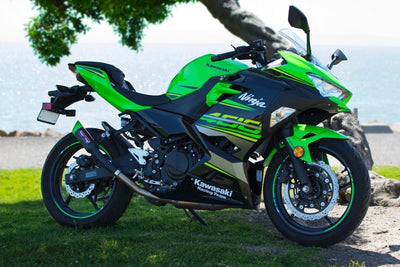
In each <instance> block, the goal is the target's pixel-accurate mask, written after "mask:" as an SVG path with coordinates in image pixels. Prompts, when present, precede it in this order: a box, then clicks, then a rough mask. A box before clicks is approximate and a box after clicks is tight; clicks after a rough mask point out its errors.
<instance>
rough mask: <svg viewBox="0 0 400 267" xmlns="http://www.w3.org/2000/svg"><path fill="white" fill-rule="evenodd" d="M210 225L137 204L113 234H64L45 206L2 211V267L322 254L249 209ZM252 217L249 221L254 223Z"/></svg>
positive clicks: (259, 261)
mask: <svg viewBox="0 0 400 267" xmlns="http://www.w3.org/2000/svg"><path fill="white" fill-rule="evenodd" d="M199 213H200V214H201V216H203V217H204V219H205V220H207V222H208V224H209V226H208V227H205V226H203V225H201V224H200V223H199V222H197V221H193V222H191V221H190V220H189V218H187V217H186V216H185V214H184V212H183V211H182V210H179V209H175V208H173V207H171V206H168V205H167V206H166V207H156V206H153V205H151V204H149V203H147V202H146V201H145V200H144V199H143V198H142V197H134V198H133V199H132V202H131V204H130V206H129V208H128V210H127V211H126V213H125V214H124V215H123V216H122V217H121V219H120V220H119V221H118V222H117V223H116V224H115V225H114V226H111V227H102V228H92V229H87V230H84V229H79V228H72V227H62V226H60V225H59V224H57V223H56V222H55V221H54V219H53V218H52V217H51V216H50V215H49V213H48V212H47V210H46V209H45V207H44V205H43V203H42V201H39V200H38V201H26V202H18V203H15V204H0V218H1V219H0V266H5V265H56V264H57V265H60V264H61V265H70V264H85V265H89V264H96V265H98V264H102V265H104V264H105V265H108V264H110V265H111V264H112V265H115V264H117V265H120V264H124V265H127V264H128V265H160V264H162V265H204V264H207V265H220V264H223V265H241V264H249V265H250V264H252V265H254V264H255V265H268V264H271V265H288V264H293V263H294V262H295V263H297V264H301V265H303V264H304V265H305V264H307V265H310V264H318V262H319V263H321V262H323V259H322V258H321V257H320V256H318V249H315V248H304V247H301V246H298V245H297V244H294V243H292V242H288V241H287V240H285V239H284V238H283V237H281V236H280V235H278V234H276V233H275V232H273V231H272V230H271V229H268V228H266V227H264V225H261V224H259V223H254V222H252V219H251V218H252V217H254V216H258V214H256V215H254V214H253V215H252V216H249V213H257V212H256V211H248V210H223V211H217V212H210V211H200V212H199ZM249 218H250V219H249Z"/></svg>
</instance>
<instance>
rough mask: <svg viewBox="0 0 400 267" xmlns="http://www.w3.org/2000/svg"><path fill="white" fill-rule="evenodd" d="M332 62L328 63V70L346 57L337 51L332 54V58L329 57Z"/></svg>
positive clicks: (340, 51)
mask: <svg viewBox="0 0 400 267" xmlns="http://www.w3.org/2000/svg"><path fill="white" fill-rule="evenodd" d="M331 59H332V61H331V63H329V64H328V65H327V68H328V69H332V67H333V65H337V64H339V63H340V62H342V61H344V60H347V57H346V55H345V54H344V53H343V52H342V50H340V49H337V50H336V51H335V52H333V54H332V57H331Z"/></svg>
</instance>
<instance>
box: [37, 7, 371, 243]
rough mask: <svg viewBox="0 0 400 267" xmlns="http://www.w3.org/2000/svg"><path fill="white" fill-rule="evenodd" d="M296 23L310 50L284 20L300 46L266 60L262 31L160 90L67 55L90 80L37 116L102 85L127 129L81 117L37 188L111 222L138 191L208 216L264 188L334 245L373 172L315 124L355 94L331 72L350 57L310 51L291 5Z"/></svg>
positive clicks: (313, 239) (81, 219)
mask: <svg viewBox="0 0 400 267" xmlns="http://www.w3.org/2000/svg"><path fill="white" fill-rule="evenodd" d="M289 23H290V25H291V26H292V27H295V28H299V29H302V30H304V32H305V33H306V34H307V44H306V48H304V45H303V44H301V43H299V41H298V37H296V36H295V35H294V34H292V33H291V32H289V31H288V30H286V31H283V32H282V33H281V34H282V35H283V36H284V37H286V38H287V39H288V40H289V41H290V42H291V43H292V44H293V47H292V48H290V49H289V50H288V51H280V52H279V56H278V57H277V58H275V59H273V60H270V61H267V60H266V59H265V57H264V54H265V49H266V48H265V46H264V45H263V43H262V41H255V42H253V43H251V44H250V45H249V46H241V47H237V48H235V49H234V51H231V52H227V53H223V54H219V55H211V54H209V55H204V56H201V57H199V58H197V59H195V60H193V61H191V62H190V63H188V64H187V65H186V66H185V67H183V69H182V70H181V71H180V72H179V73H178V74H177V75H176V76H175V78H174V79H173V80H172V81H171V83H170V86H169V88H168V90H167V92H166V94H163V95H159V96H152V95H145V94H141V93H138V92H136V91H135V90H134V88H133V87H132V85H131V84H130V83H129V82H128V81H126V80H124V74H123V72H122V71H121V70H119V69H118V68H116V67H114V66H112V65H109V64H105V63H98V62H83V61H82V62H76V63H74V64H69V69H70V70H71V71H72V72H73V73H74V74H75V75H76V78H77V80H78V81H80V82H82V83H83V84H84V85H76V86H73V87H65V86H60V85H58V86H57V90H55V91H49V96H50V99H51V101H50V103H44V104H43V107H42V110H41V112H40V113H39V116H38V120H39V121H43V122H47V123H51V124H55V123H56V121H57V119H58V117H59V115H60V114H63V115H66V116H74V115H75V110H68V109H66V108H67V107H68V106H69V105H71V104H73V103H75V102H77V101H80V100H85V101H93V100H94V97H93V96H92V95H91V94H90V93H91V92H96V93H98V94H99V95H100V96H101V97H102V98H104V99H105V100H106V101H108V102H109V103H111V104H112V105H113V106H114V107H115V108H117V109H118V110H119V111H120V112H121V113H120V115H119V116H120V117H121V128H120V129H115V128H113V127H111V126H110V125H109V124H108V123H107V122H102V127H103V129H85V128H84V127H83V126H82V124H81V123H80V122H79V121H78V122H77V123H76V125H75V127H74V128H73V130H72V133H70V134H68V135H66V136H65V137H63V138H62V139H61V140H60V141H59V142H58V143H57V144H56V145H55V146H54V148H53V149H52V150H51V152H50V154H49V155H48V157H47V160H46V162H45V164H44V167H43V173H42V194H43V199H44V203H45V205H46V207H47V209H48V211H49V212H50V214H51V215H52V216H53V217H54V219H55V220H56V221H57V222H59V223H60V224H62V225H69V226H81V227H91V226H103V225H111V224H113V223H115V222H116V221H117V220H118V219H119V218H120V217H121V216H122V214H123V213H124V212H125V210H126V208H127V206H128V205H129V203H130V200H131V197H132V194H133V192H135V193H138V194H139V195H142V196H143V197H145V198H146V199H147V200H148V201H149V202H151V203H152V204H155V205H159V206H162V205H165V204H168V203H169V204H172V205H174V206H175V207H177V208H182V209H185V211H187V210H188V211H190V212H191V213H192V214H193V216H194V217H195V218H197V219H198V220H199V221H200V222H202V223H205V221H204V220H203V219H202V218H201V217H200V216H199V215H198V214H197V213H196V211H195V210H218V209H225V208H245V209H256V208H258V207H259V205H260V202H261V199H262V197H263V201H264V204H265V208H266V210H267V212H268V214H269V216H270V218H271V220H272V222H273V223H274V225H275V226H276V228H278V230H279V231H280V232H281V233H282V234H283V235H285V236H286V237H287V238H289V239H291V240H294V241H296V242H298V243H301V244H303V245H312V246H314V245H316V246H329V245H332V244H334V243H336V242H339V241H341V240H343V239H345V238H346V237H347V236H349V235H350V234H351V233H352V232H353V231H354V230H355V229H356V228H357V227H358V225H359V224H360V223H361V221H362V219H363V218H364V216H365V214H366V211H367V208H368V202H369V194H370V181H369V176H368V172H367V170H366V167H365V165H364V163H363V162H362V160H361V158H360V156H359V155H358V154H357V153H356V152H355V150H354V149H353V148H352V147H351V145H350V144H349V143H348V141H347V139H348V138H347V137H345V136H343V135H341V134H339V133H336V132H333V131H331V130H328V129H324V128H321V127H318V126H317V125H318V124H319V123H321V122H322V121H324V120H325V119H328V118H329V117H331V116H332V115H334V114H336V113H338V112H345V111H349V109H348V108H347V107H346V104H347V102H348V101H349V100H350V98H351V95H352V94H351V92H350V91H349V90H347V89H346V87H345V86H343V85H342V84H341V83H340V82H339V81H338V79H337V78H336V77H334V76H333V75H332V74H331V73H330V71H329V70H330V68H331V67H332V66H333V65H335V64H337V63H339V62H340V61H342V60H345V59H346V57H345V56H344V54H343V53H342V52H341V51H340V50H337V51H336V52H335V53H334V54H333V56H332V62H331V63H330V64H329V65H328V66H327V67H325V66H322V65H321V64H320V63H319V62H318V60H317V59H316V58H315V57H314V56H313V55H312V53H311V48H310V40H309V32H310V31H309V26H308V23H307V19H306V17H305V16H304V14H303V13H302V12H301V11H300V10H298V9H297V8H295V7H293V6H291V7H290V9H289ZM234 59H239V60H245V59H249V60H251V61H252V63H253V64H254V65H255V67H251V68H249V67H248V66H247V65H246V64H244V63H241V62H238V61H235V60H234ZM343 195H344V196H345V197H343ZM343 198H345V199H346V200H347V201H345V200H344V199H343Z"/></svg>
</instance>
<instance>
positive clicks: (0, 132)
mask: <svg viewBox="0 0 400 267" xmlns="http://www.w3.org/2000/svg"><path fill="white" fill-rule="evenodd" d="M7 135H8V134H7V133H6V132H5V131H3V130H0V137H5V136H7Z"/></svg>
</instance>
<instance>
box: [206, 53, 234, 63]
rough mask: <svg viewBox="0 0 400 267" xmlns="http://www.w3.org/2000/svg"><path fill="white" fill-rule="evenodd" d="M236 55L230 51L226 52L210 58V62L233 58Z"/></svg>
mask: <svg viewBox="0 0 400 267" xmlns="http://www.w3.org/2000/svg"><path fill="white" fill-rule="evenodd" d="M235 55H236V51H231V52H226V53H222V54H218V55H215V56H212V57H211V61H212V62H214V61H220V60H224V59H228V58H231V57H234V56H235Z"/></svg>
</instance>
